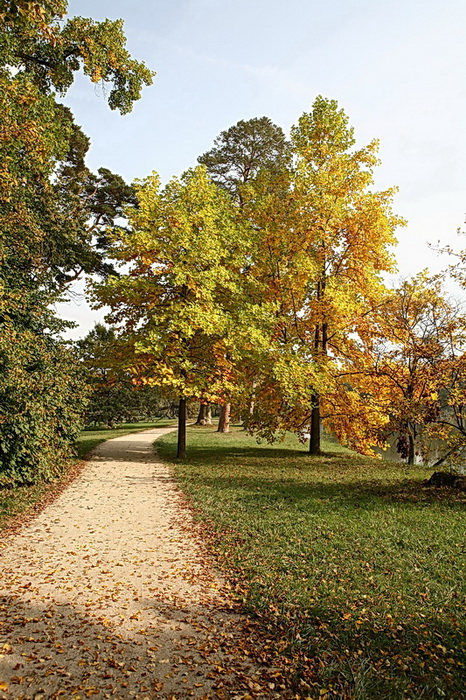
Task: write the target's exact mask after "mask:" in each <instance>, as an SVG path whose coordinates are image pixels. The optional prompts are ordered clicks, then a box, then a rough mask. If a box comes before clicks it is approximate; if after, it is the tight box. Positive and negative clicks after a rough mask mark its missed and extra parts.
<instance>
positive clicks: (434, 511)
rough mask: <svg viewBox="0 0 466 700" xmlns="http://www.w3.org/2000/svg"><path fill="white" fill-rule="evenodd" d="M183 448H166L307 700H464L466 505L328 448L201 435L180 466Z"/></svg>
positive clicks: (164, 442)
mask: <svg viewBox="0 0 466 700" xmlns="http://www.w3.org/2000/svg"><path fill="white" fill-rule="evenodd" d="M175 440H176V435H173V434H171V435H167V436H165V437H163V438H162V439H161V440H160V441H158V442H157V446H158V447H157V449H158V451H159V453H160V455H161V456H162V457H163V458H164V459H165V460H167V461H172V463H173V465H174V468H175V470H176V474H177V477H178V480H179V483H180V485H181V486H182V488H183V489H184V490H185V492H187V493H188V494H189V495H190V496H191V498H192V502H193V504H194V506H195V507H196V508H197V509H198V511H199V513H200V518H201V519H203V520H204V521H205V522H207V523H208V524H209V526H210V528H212V529H213V531H214V536H213V537H212V538H211V542H212V543H213V544H212V546H213V547H214V550H215V552H216V554H217V555H218V557H219V560H220V562H221V564H222V566H223V568H224V569H225V571H226V572H227V574H228V575H229V576H230V578H231V579H232V580H234V581H236V583H237V584H238V590H240V591H242V595H243V596H244V601H245V605H246V607H247V609H248V610H249V611H250V612H252V613H254V614H256V615H258V616H260V618H261V619H262V620H263V623H264V626H266V627H268V628H269V633H270V634H273V637H274V639H275V643H276V644H277V645H279V647H280V648H281V649H282V650H283V653H284V654H285V656H286V657H287V658H288V659H289V660H290V667H291V669H292V672H293V673H294V674H295V677H296V682H297V688H298V691H299V696H300V697H311V698H317V697H324V698H325V697H328V698H357V699H358V700H372V699H374V698H379V697H380V698H387V699H388V700H392V699H398V698H399V699H400V700H401V699H402V698H406V699H407V698H418V699H420V698H422V699H423V700H430V699H431V698H449V699H450V698H465V697H466V690H465V687H466V686H465V678H466V667H465V664H466V659H465V648H466V647H465V644H466V642H465V635H464V632H465V577H464V573H465V571H464V564H465V561H466V527H465V526H466V514H465V497H464V494H463V495H461V494H459V493H458V492H455V491H451V490H443V489H442V490H430V489H426V488H423V487H422V486H421V481H422V480H423V479H424V478H425V477H426V476H427V475H429V474H430V473H431V471H432V470H425V469H421V468H409V469H408V468H406V467H405V466H404V465H399V464H397V463H394V462H382V461H378V460H373V459H369V458H363V457H360V456H358V455H355V454H353V453H351V452H349V451H347V450H344V449H343V448H341V447H339V446H338V445H335V444H332V443H327V444H326V445H325V448H326V449H327V450H328V452H327V453H326V454H325V455H324V456H322V457H310V456H309V455H307V454H306V452H305V449H306V448H305V447H304V446H302V445H300V444H299V443H298V442H297V441H296V439H295V438H291V437H290V438H288V440H287V442H286V443H283V444H281V445H278V446H277V445H275V446H269V445H266V444H265V445H264V444H263V445H257V443H256V442H255V441H254V440H253V439H252V438H249V437H247V436H246V435H245V434H244V432H242V431H240V430H239V429H235V430H234V431H233V432H232V433H230V434H223V435H222V434H217V433H215V432H214V431H213V430H212V429H209V428H195V429H191V430H190V431H189V434H188V459H187V460H186V462H185V463H177V462H176V460H174V459H173V455H174V448H175Z"/></svg>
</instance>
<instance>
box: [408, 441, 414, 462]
mask: <svg viewBox="0 0 466 700" xmlns="http://www.w3.org/2000/svg"><path fill="white" fill-rule="evenodd" d="M408 464H410V465H412V464H414V438H413V436H412V435H408Z"/></svg>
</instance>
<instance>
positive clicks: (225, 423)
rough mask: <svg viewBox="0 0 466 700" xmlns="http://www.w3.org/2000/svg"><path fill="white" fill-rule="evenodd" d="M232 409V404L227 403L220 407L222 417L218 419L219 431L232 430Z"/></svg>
mask: <svg viewBox="0 0 466 700" xmlns="http://www.w3.org/2000/svg"><path fill="white" fill-rule="evenodd" d="M230 409H231V404H229V403H225V404H223V406H221V407H220V418H219V419H218V428H217V433H229V432H230Z"/></svg>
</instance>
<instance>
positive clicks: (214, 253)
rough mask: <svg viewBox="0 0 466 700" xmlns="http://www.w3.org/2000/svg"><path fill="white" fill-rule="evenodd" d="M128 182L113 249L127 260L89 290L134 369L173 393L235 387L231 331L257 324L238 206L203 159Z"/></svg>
mask: <svg viewBox="0 0 466 700" xmlns="http://www.w3.org/2000/svg"><path fill="white" fill-rule="evenodd" d="M136 190H137V197H138V206H137V207H134V208H131V209H130V210H129V211H128V215H129V220H130V224H131V226H132V230H128V231H119V232H118V233H117V235H116V236H115V244H114V247H113V250H112V255H113V256H114V257H115V258H116V259H117V260H119V261H121V262H123V263H129V264H130V265H131V268H130V269H129V270H128V271H125V274H122V275H120V276H118V277H116V276H112V277H110V278H109V279H108V280H106V281H105V282H104V283H103V284H96V285H95V286H94V291H93V295H94V298H95V299H96V301H97V303H98V304H99V305H101V306H102V305H108V306H110V308H111V309H112V313H111V314H110V315H109V317H108V319H109V320H110V321H113V322H114V323H115V324H117V325H118V327H120V329H122V331H123V332H124V334H125V337H126V351H127V355H126V358H125V361H126V367H128V368H130V369H131V371H132V373H133V375H134V376H135V377H137V378H139V379H140V380H141V381H142V382H143V383H146V384H149V385H155V386H160V387H162V388H163V389H164V390H166V391H167V392H168V393H169V394H170V395H173V396H184V397H187V398H189V397H193V398H194V397H196V398H199V399H202V400H205V401H212V402H218V401H223V400H224V399H225V396H226V395H228V394H229V393H231V392H232V391H234V388H235V384H234V378H233V377H232V366H233V362H234V360H233V358H234V355H235V351H236V349H237V347H238V341H239V338H240V337H241V336H242V337H247V338H248V340H249V342H251V339H252V338H254V337H255V336H254V334H255V329H257V322H256V323H253V319H254V310H256V309H257V307H254V304H253V301H251V299H250V298H248V295H247V293H246V287H245V285H244V280H243V277H242V275H241V269H242V268H243V266H244V264H245V261H246V257H247V253H248V250H249V245H250V239H249V237H248V235H247V231H246V230H245V228H244V226H243V225H242V222H241V221H239V220H238V218H237V206H236V205H235V204H234V203H233V202H232V201H231V198H230V197H229V196H228V195H227V194H226V193H225V192H222V191H221V190H220V189H219V188H218V187H216V185H214V184H213V183H212V182H211V181H210V180H209V178H208V176H207V173H206V171H205V168H203V167H201V166H198V167H197V168H195V169H194V170H191V171H188V172H187V173H185V174H184V175H183V176H182V177H181V179H179V180H178V179H173V180H171V181H170V182H169V183H168V184H167V185H166V187H165V188H163V189H162V188H160V185H159V180H158V177H157V175H155V174H154V175H152V176H151V177H149V178H147V179H146V180H144V181H143V182H142V183H138V185H137V188H136ZM261 304H262V305H263V307H264V308H265V307H266V305H265V304H263V302H261ZM256 315H257V317H259V318H260V316H261V311H260V309H258V311H257V314H256Z"/></svg>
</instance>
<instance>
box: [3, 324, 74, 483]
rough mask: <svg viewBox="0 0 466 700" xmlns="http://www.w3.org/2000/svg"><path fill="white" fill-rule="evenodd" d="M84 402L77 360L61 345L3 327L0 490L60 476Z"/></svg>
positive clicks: (46, 337) (43, 336) (45, 337)
mask: <svg viewBox="0 0 466 700" xmlns="http://www.w3.org/2000/svg"><path fill="white" fill-rule="evenodd" d="M12 347H13V348H14V352H11V348H12ZM85 398H86V391H85V384H84V381H83V378H82V376H81V372H80V369H79V367H77V364H76V357H75V355H74V353H73V352H72V351H71V350H70V349H69V348H68V347H66V346H65V344H64V343H62V342H60V341H57V340H55V339H54V338H53V337H51V336H50V335H48V334H47V332H42V333H38V332H37V331H31V330H22V331H21V330H18V329H15V328H14V327H13V326H12V325H11V324H3V327H2V334H1V336H0V416H1V418H0V485H5V484H10V483H19V484H30V483H33V482H34V481H37V480H39V479H43V480H46V481H49V480H51V479H54V478H56V477H57V476H58V475H59V474H60V473H61V471H62V470H63V467H64V464H65V460H66V459H67V458H68V457H69V456H70V455H71V454H72V451H73V444H74V441H75V439H76V437H77V435H78V433H79V429H80V419H81V413H82V411H83V408H84V405H85Z"/></svg>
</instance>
